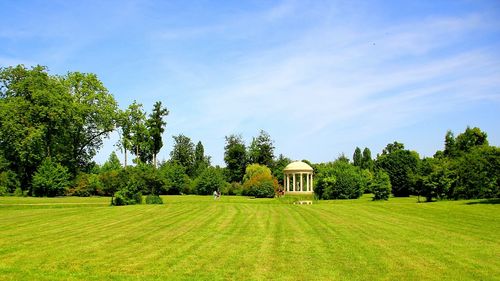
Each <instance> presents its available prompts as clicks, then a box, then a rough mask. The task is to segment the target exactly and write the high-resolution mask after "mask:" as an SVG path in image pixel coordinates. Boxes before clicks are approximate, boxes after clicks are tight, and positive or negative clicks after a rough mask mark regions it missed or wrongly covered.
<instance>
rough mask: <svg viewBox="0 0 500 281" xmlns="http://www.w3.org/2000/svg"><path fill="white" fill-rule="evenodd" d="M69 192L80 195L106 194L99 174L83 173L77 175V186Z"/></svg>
mask: <svg viewBox="0 0 500 281" xmlns="http://www.w3.org/2000/svg"><path fill="white" fill-rule="evenodd" d="M69 194H70V195H74V196H80V197H88V196H92V195H104V192H103V184H102V183H101V181H100V179H99V176H98V175H95V174H84V173H82V174H79V175H78V176H77V177H76V179H75V186H74V188H72V189H70V191H69Z"/></svg>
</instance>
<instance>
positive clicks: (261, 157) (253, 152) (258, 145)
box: [248, 130, 274, 167]
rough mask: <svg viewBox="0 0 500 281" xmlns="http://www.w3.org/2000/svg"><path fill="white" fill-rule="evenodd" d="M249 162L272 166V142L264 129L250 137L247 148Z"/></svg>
mask: <svg viewBox="0 0 500 281" xmlns="http://www.w3.org/2000/svg"><path fill="white" fill-rule="evenodd" d="M248 154H249V155H248V158H249V160H250V163H257V164H261V165H266V166H268V167H272V165H273V161H274V142H273V140H272V139H271V136H270V135H269V134H268V133H267V132H266V131H264V130H260V133H259V135H258V136H257V137H256V138H253V139H252V143H251V144H250V147H249V149H248Z"/></svg>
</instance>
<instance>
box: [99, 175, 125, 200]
mask: <svg viewBox="0 0 500 281" xmlns="http://www.w3.org/2000/svg"><path fill="white" fill-rule="evenodd" d="M99 181H100V182H101V184H102V194H103V195H105V196H112V195H113V194H114V193H115V192H116V191H118V190H119V189H120V188H121V187H123V186H125V185H126V184H127V182H128V172H127V171H126V170H125V169H120V170H111V171H108V172H104V173H101V174H99Z"/></svg>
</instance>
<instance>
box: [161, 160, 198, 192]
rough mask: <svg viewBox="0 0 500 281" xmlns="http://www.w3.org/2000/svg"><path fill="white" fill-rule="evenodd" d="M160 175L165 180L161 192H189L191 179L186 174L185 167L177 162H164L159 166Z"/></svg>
mask: <svg viewBox="0 0 500 281" xmlns="http://www.w3.org/2000/svg"><path fill="white" fill-rule="evenodd" d="M159 173H160V176H161V177H162V178H163V179H164V181H165V190H164V192H163V194H181V193H184V194H190V193H193V192H192V190H191V188H190V183H191V179H190V178H189V176H188V175H187V174H186V168H185V167H183V166H182V165H180V164H179V163H178V162H166V163H163V164H162V165H161V166H160V168H159Z"/></svg>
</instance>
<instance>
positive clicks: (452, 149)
mask: <svg viewBox="0 0 500 281" xmlns="http://www.w3.org/2000/svg"><path fill="white" fill-rule="evenodd" d="M443 154H444V155H445V156H447V157H455V156H456V154H457V151H456V144H455V137H454V135H453V132H452V131H450V130H448V131H447V132H446V136H445V138H444V151H443Z"/></svg>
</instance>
